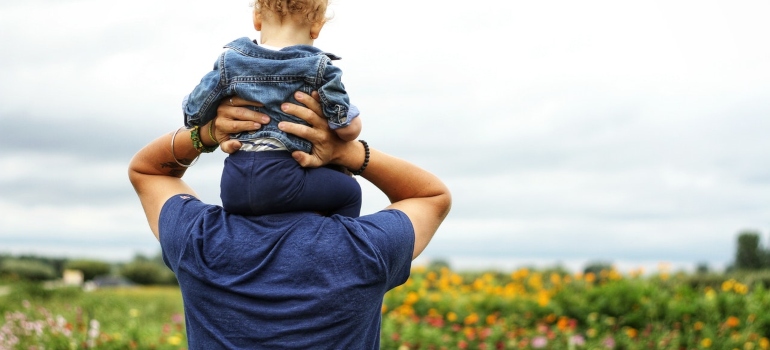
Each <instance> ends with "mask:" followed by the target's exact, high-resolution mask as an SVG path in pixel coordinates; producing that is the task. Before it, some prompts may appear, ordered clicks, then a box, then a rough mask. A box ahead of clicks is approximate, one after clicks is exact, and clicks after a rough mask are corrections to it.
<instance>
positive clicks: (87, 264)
mask: <svg viewBox="0 0 770 350" xmlns="http://www.w3.org/2000/svg"><path fill="white" fill-rule="evenodd" d="M64 266H65V267H66V268H67V269H70V270H80V271H81V272H83V279H84V280H86V281H90V280H92V279H94V277H97V276H103V275H107V274H109V273H110V271H111V270H112V265H110V264H109V263H106V262H103V261H98V260H72V261H69V262H67V264H65V265H64Z"/></svg>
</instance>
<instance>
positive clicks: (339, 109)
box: [182, 38, 359, 153]
mask: <svg viewBox="0 0 770 350" xmlns="http://www.w3.org/2000/svg"><path fill="white" fill-rule="evenodd" d="M225 49H226V50H225V51H224V52H223V53H222V54H221V55H220V56H219V59H218V60H217V62H216V63H215V64H214V70H212V71H211V72H209V73H208V74H206V75H205V76H204V77H203V79H201V82H200V84H199V85H198V86H196V87H195V89H194V90H193V91H192V92H191V93H190V94H189V95H188V96H186V97H185V98H184V101H183V102H182V108H183V110H184V116H185V125H186V126H187V127H192V126H196V125H198V126H201V125H204V124H206V123H208V122H209V121H210V120H212V119H214V117H215V116H216V113H217V106H218V105H219V102H220V100H222V99H223V98H226V97H229V96H235V95H238V96H240V97H241V98H243V99H246V100H249V101H257V102H260V103H262V104H263V105H264V107H261V108H254V109H255V110H258V111H259V112H263V113H265V114H267V115H268V116H270V123H269V124H267V125H263V126H262V127H261V128H260V129H259V130H257V131H255V132H242V133H239V134H235V135H232V136H231V138H233V139H238V140H240V141H248V140H253V139H257V138H275V139H277V140H279V141H281V143H283V144H284V146H286V148H287V149H288V150H289V151H290V152H291V151H295V150H300V151H304V152H308V153H309V152H310V151H311V148H312V144H311V143H310V142H308V141H307V140H305V139H302V138H299V137H297V136H294V135H289V134H287V133H285V132H283V131H281V130H279V129H278V122H280V121H290V122H295V123H301V124H304V125H307V123H306V122H305V121H304V120H301V119H299V118H297V117H295V116H292V115H289V114H286V113H284V112H282V111H281V107H280V106H281V104H282V103H284V102H294V103H297V101H296V100H295V99H294V92H296V91H302V92H305V93H308V94H310V93H311V92H312V91H314V90H315V91H318V94H319V95H320V96H321V105H322V107H323V113H324V117H326V119H327V120H328V122H329V127H331V128H332V129H337V128H342V127H345V126H347V125H349V124H350V121H351V120H352V119H353V118H355V117H357V116H358V114H359V113H358V109H357V108H356V107H355V106H352V105H350V101H349V98H348V95H347V93H346V92H345V87H344V85H343V84H342V80H341V76H342V71H341V70H340V69H339V68H338V67H336V66H333V65H332V64H331V62H332V60H338V59H339V57H337V56H335V55H333V54H329V53H325V52H323V51H321V50H320V49H318V48H316V47H313V46H310V45H295V46H289V47H285V48H283V49H281V50H280V51H275V50H270V49H267V48H262V47H259V45H257V43H256V42H253V41H251V40H249V38H240V39H237V40H235V41H233V42H231V43H229V44H227V45H225Z"/></svg>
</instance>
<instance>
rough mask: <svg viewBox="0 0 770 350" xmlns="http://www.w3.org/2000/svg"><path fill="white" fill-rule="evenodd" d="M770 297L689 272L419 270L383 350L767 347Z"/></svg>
mask: <svg viewBox="0 0 770 350" xmlns="http://www.w3.org/2000/svg"><path fill="white" fill-rule="evenodd" d="M769 311H770V293H769V292H768V291H767V289H766V288H765V287H764V286H763V285H762V284H761V283H756V286H753V287H749V286H748V285H746V284H743V283H741V282H738V281H736V280H734V279H729V278H727V279H724V280H723V281H722V282H721V283H719V282H718V283H715V285H713V286H712V285H697V284H696V283H694V280H693V279H692V278H690V277H689V276H686V275H684V274H676V275H670V274H668V273H666V272H662V273H659V274H656V275H653V276H647V277H643V276H642V275H641V273H631V274H629V275H626V276H624V275H621V274H620V273H618V272H617V271H614V270H607V271H602V272H600V273H598V274H593V273H587V274H567V273H563V272H558V271H554V272H538V271H530V270H528V269H519V270H516V271H513V272H511V273H500V272H488V273H476V274H459V273H455V272H452V271H451V270H449V269H447V268H443V269H437V270H426V269H421V268H417V269H415V270H414V271H413V273H412V277H411V278H410V279H409V281H408V282H407V283H406V284H405V285H402V286H400V287H398V288H397V289H395V290H393V291H391V292H390V293H388V294H387V295H386V298H385V302H384V305H383V326H382V327H383V332H382V347H383V349H400V350H407V349H677V350H680V349H719V350H722V349H740V350H753V349H768V348H770V341H769V340H768V336H770V312H769Z"/></svg>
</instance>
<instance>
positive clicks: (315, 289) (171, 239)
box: [159, 195, 414, 349]
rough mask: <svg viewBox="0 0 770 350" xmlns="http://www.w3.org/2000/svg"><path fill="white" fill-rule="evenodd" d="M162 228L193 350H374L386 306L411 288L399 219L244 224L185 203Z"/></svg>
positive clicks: (407, 235)
mask: <svg viewBox="0 0 770 350" xmlns="http://www.w3.org/2000/svg"><path fill="white" fill-rule="evenodd" d="M159 228H160V241H161V247H162V248H163V257H164V260H165V261H166V264H167V265H169V267H171V269H172V270H173V271H174V272H175V273H176V275H177V278H178V279H179V284H180V286H181V289H182V294H183V297H184V302H185V314H186V318H187V331H188V338H189V345H190V348H191V349H214V348H249V349H254V348H265V349H280V348H293V349H297V348H303V349H310V348H335V349H338V348H346V349H348V348H349V349H353V348H354V349H376V348H378V347H379V333H380V327H379V326H380V308H381V302H382V296H383V295H384V293H385V292H387V291H388V290H389V289H391V288H393V287H395V286H397V285H399V284H401V283H403V282H404V281H406V279H407V278H408V276H409V268H410V263H411V259H412V251H413V244H414V232H413V231H412V226H411V223H410V222H409V219H408V218H407V217H406V216H405V215H404V214H403V213H402V212H400V211H396V210H390V211H383V212H379V213H377V214H374V215H369V216H364V217H361V218H357V219H352V218H346V217H341V216H333V217H323V216H320V215H316V214H312V213H307V212H305V213H286V214H277V215H266V216H259V217H243V216H237V215H230V214H227V213H226V212H224V211H223V210H222V209H221V208H220V207H217V206H212V205H206V204H204V203H202V202H200V201H198V200H197V199H196V198H194V197H192V196H187V195H177V196H174V197H172V198H171V199H169V200H168V201H167V202H166V204H165V205H164V207H163V210H162V212H161V217H160V226H159Z"/></svg>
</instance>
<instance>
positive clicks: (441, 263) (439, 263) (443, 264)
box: [428, 258, 450, 271]
mask: <svg viewBox="0 0 770 350" xmlns="http://www.w3.org/2000/svg"><path fill="white" fill-rule="evenodd" d="M443 268H447V269H449V268H450V266H449V261H448V260H446V259H444V258H437V259H431V261H430V262H429V263H428V270H430V271H440V270H441V269H443Z"/></svg>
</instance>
